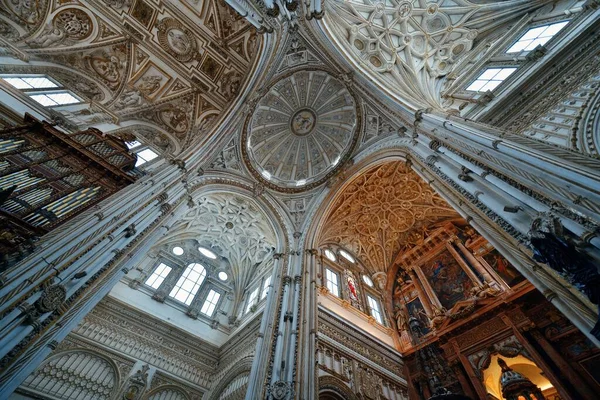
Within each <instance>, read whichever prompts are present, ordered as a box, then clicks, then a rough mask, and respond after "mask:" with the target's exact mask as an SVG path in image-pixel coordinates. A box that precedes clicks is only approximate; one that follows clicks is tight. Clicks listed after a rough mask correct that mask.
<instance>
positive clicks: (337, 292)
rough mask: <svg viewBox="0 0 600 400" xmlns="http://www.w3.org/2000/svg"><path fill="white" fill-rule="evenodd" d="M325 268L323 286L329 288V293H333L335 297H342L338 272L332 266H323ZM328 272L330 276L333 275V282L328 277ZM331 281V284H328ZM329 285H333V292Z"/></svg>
mask: <svg viewBox="0 0 600 400" xmlns="http://www.w3.org/2000/svg"><path fill="white" fill-rule="evenodd" d="M324 268H325V287H326V288H327V290H329V293H331V294H332V295H334V296H335V297H337V298H338V299H341V298H342V293H341V284H340V283H341V279H340V273H339V272H337V271H335V270H334V269H332V268H329V267H324ZM329 274H331V275H332V276H334V277H335V280H336V281H335V283H333V281H331V280H330V279H329ZM330 283H331V285H330ZM330 286H332V287H333V286H335V289H336V290H335V292H334V291H333V290H332V287H330Z"/></svg>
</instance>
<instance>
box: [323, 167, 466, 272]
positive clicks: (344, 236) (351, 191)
mask: <svg viewBox="0 0 600 400" xmlns="http://www.w3.org/2000/svg"><path fill="white" fill-rule="evenodd" d="M457 217H458V214H457V213H456V211H454V209H453V208H452V207H450V206H449V205H448V204H447V203H446V202H445V201H444V200H443V199H442V198H441V197H440V196H439V195H438V194H437V193H435V192H434V191H433V189H432V188H431V187H429V186H428V185H427V184H426V183H425V182H424V181H423V180H422V179H421V178H420V177H419V176H418V175H417V174H416V173H414V172H413V171H412V170H411V168H410V167H409V166H407V165H406V164H405V163H403V162H401V161H395V162H391V163H387V164H383V165H380V166H377V167H373V168H371V169H369V170H368V171H366V172H364V173H363V174H361V175H359V176H358V177H357V178H355V179H354V180H353V181H352V182H350V183H349V184H348V185H347V186H346V187H345V188H344V189H343V190H342V192H341V193H340V194H339V195H338V197H337V198H336V200H335V202H334V205H333V207H332V208H331V211H330V212H329V215H328V216H327V218H326V219H325V221H324V223H323V227H324V228H323V231H322V232H321V234H320V236H319V242H320V243H322V244H327V243H337V244H339V245H341V246H343V247H345V248H347V249H349V250H350V251H352V252H353V253H354V254H355V255H356V256H357V257H358V258H359V259H360V260H361V261H362V262H363V263H364V264H365V266H366V267H367V268H368V269H369V272H371V273H375V272H379V271H382V272H386V271H387V268H389V267H390V266H391V263H392V262H393V261H394V257H395V255H396V254H397V253H398V251H400V250H402V249H404V248H405V247H406V246H410V245H412V244H413V243H414V242H415V241H418V240H419V239H422V236H423V235H424V234H425V233H426V232H427V230H429V229H431V228H432V227H433V226H434V225H435V224H437V223H439V222H442V221H444V220H447V219H451V218H457Z"/></svg>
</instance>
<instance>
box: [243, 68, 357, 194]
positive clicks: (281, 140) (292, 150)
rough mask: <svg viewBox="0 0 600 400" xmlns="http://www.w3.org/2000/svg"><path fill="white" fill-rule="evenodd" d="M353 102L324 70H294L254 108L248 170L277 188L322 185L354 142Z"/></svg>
mask: <svg viewBox="0 0 600 400" xmlns="http://www.w3.org/2000/svg"><path fill="white" fill-rule="evenodd" d="M356 125H357V113H356V106H355V101H354V98H353V97H352V95H351V94H350V92H349V91H348V89H347V88H346V86H345V85H344V84H343V83H342V82H340V81H338V80H337V79H335V78H333V77H332V76H331V75H329V74H328V73H327V72H324V71H319V70H313V71H301V72H296V73H294V74H293V75H291V76H288V77H286V78H283V79H281V80H280V81H278V82H277V83H276V84H275V85H273V86H272V87H271V89H270V90H269V92H268V93H267V95H266V96H264V97H263V98H262V99H261V100H260V101H259V103H258V105H257V106H256V109H255V110H254V114H253V115H252V118H251V120H250V123H249V125H248V127H247V129H248V131H247V139H246V141H245V144H246V150H247V154H248V158H249V161H250V167H251V168H252V169H254V170H256V171H257V172H258V174H259V178H260V179H261V180H263V181H265V182H266V183H269V184H271V186H272V185H274V186H277V187H280V188H294V189H302V188H307V186H309V185H311V184H314V183H320V182H319V181H322V180H324V179H326V178H327V177H328V174H329V173H330V172H332V171H333V170H334V169H335V168H336V166H339V165H340V164H341V161H344V160H343V158H344V156H345V155H346V154H347V153H348V152H349V150H350V149H351V147H352V144H353V138H354V135H355V131H356Z"/></svg>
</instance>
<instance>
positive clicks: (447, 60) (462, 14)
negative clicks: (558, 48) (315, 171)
mask: <svg viewBox="0 0 600 400" xmlns="http://www.w3.org/2000/svg"><path fill="white" fill-rule="evenodd" d="M486 3H487V4H477V3H474V2H470V1H467V0H442V1H437V2H425V1H415V0H412V1H408V0H391V1H388V2H378V1H371V0H335V1H328V2H326V3H325V7H326V9H327V12H326V13H325V20H326V22H327V23H326V28H327V29H328V30H329V31H330V33H331V34H333V35H334V36H337V39H338V43H339V45H340V46H342V48H343V51H344V52H345V53H349V56H350V57H353V58H354V59H355V61H356V62H357V63H358V64H360V65H361V66H363V67H364V69H365V70H366V71H368V73H369V75H370V76H371V77H372V78H374V79H376V80H377V81H379V82H380V83H382V84H383V85H386V86H388V87H389V88H390V91H392V92H394V93H395V94H398V95H400V96H401V97H403V98H405V99H407V100H408V101H409V102H415V103H416V104H417V105H420V106H432V107H436V108H442V102H441V98H440V93H439V88H440V80H441V79H442V78H443V77H445V76H446V75H448V74H450V73H452V72H453V71H454V68H455V67H456V66H457V65H458V64H459V62H460V61H461V60H462V59H463V58H464V57H465V56H466V55H468V54H469V52H470V50H471V49H472V48H473V45H474V42H475V40H476V39H477V38H479V37H480V36H482V35H485V34H487V33H488V32H489V30H491V28H493V27H497V26H498V25H499V24H501V23H503V22H506V21H509V20H511V19H513V18H517V17H520V16H522V15H524V14H525V13H526V12H527V11H530V10H531V9H533V8H535V7H538V6H539V5H541V4H543V3H544V0H536V1H529V0H511V1H502V2H500V1H496V2H486Z"/></svg>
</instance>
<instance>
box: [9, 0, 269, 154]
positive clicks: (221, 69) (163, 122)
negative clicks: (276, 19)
mask: <svg viewBox="0 0 600 400" xmlns="http://www.w3.org/2000/svg"><path fill="white" fill-rule="evenodd" d="M182 8H183V9H182ZM0 38H1V39H4V40H8V41H10V44H11V47H10V48H8V49H7V50H6V51H5V52H7V54H8V55H10V56H15V57H19V58H21V59H23V60H27V61H28V64H27V67H28V68H29V67H31V68H36V67H42V68H46V69H47V70H44V71H42V73H48V74H49V75H50V76H51V77H52V78H54V79H56V80H58V81H59V82H60V83H61V84H62V85H63V86H64V87H65V88H67V89H72V90H74V91H75V92H76V93H80V92H81V90H79V89H82V84H79V83H77V82H73V81H63V80H62V79H61V76H58V75H56V76H55V75H54V73H53V72H55V71H59V70H61V69H65V68H68V69H71V70H73V69H75V70H78V72H81V73H82V74H83V75H85V77H86V79H82V81H83V82H84V84H86V85H88V86H89V87H90V88H91V89H92V91H89V90H87V89H88V88H85V87H84V88H83V89H84V91H86V92H90V95H87V94H86V97H87V98H86V99H85V100H88V99H89V100H94V101H96V102H97V103H98V104H95V105H94V106H96V107H97V106H99V107H101V109H102V110H101V112H98V113H97V114H103V115H104V116H105V117H106V118H105V119H104V120H102V117H99V116H96V115H91V113H88V114H86V115H77V116H76V118H75V119H77V121H72V122H73V123H74V124H76V125H77V126H78V127H82V126H89V125H93V124H98V123H106V122H107V123H120V124H121V125H122V126H126V125H129V124H131V123H129V124H127V122H130V121H135V122H134V123H138V122H139V121H140V120H144V121H146V122H148V123H150V124H152V125H154V126H155V127H156V128H160V129H162V130H164V131H166V132H168V133H169V134H173V137H175V139H176V143H175V146H174V147H175V148H185V146H186V145H189V144H190V143H192V142H194V141H201V140H205V139H206V136H207V134H209V133H210V131H212V129H213V128H214V127H215V126H216V122H217V121H218V120H219V118H220V117H221V115H222V112H223V111H225V110H227V109H228V108H229V106H230V105H231V104H232V103H233V101H234V100H235V99H236V97H237V96H238V94H239V92H240V90H241V89H242V87H243V84H244V82H245V81H246V78H247V76H248V73H249V72H250V71H251V69H252V63H253V62H254V60H255V59H256V57H255V56H256V53H257V51H258V49H259V48H260V41H261V38H260V36H259V35H258V34H257V32H256V30H255V29H254V28H253V27H252V26H251V25H250V23H249V22H247V21H246V20H245V19H244V18H243V17H242V16H240V15H239V14H238V13H237V12H236V11H235V10H233V9H231V7H230V6H229V5H228V4H226V3H225V2H221V1H217V0H207V1H203V2H196V1H190V2H185V3H183V2H182V3H181V4H179V3H177V4H176V3H174V2H166V3H165V4H161V5H160V6H157V5H154V4H153V3H151V2H147V1H129V0H105V1H103V2H100V1H97V0H85V1H83V2H78V3H73V2H71V3H69V2H67V3H65V2H62V3H61V2H47V1H42V0H37V1H27V0H14V1H13V0H0ZM29 71H31V69H30V70H29ZM87 79H89V80H90V81H93V82H94V85H97V86H98V87H99V89H95V88H94V87H92V86H90V85H89V84H88V83H87ZM92 92H93V93H92ZM65 117H66V119H68V120H72V119H73V118H72V115H65ZM138 139H140V140H143V138H142V137H138ZM146 144H147V143H146Z"/></svg>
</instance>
